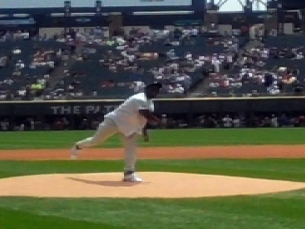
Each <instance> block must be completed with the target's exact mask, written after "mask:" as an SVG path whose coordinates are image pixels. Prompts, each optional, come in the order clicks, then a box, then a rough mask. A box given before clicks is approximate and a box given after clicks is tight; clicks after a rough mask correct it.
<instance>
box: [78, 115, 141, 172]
mask: <svg viewBox="0 0 305 229" xmlns="http://www.w3.org/2000/svg"><path fill="white" fill-rule="evenodd" d="M115 134H119V135H120V138H121V141H122V145H123V147H124V153H125V159H124V161H125V168H124V169H125V171H134V170H135V164H136V160H137V146H138V142H137V141H138V136H139V135H138V134H136V133H135V134H133V135H131V136H129V137H126V136H124V135H123V134H121V133H120V132H119V129H118V127H117V125H116V124H115V122H114V121H112V120H111V119H105V120H104V121H103V122H102V123H100V125H99V126H98V128H97V131H96V132H95V134H94V136H93V137H89V138H86V139H84V140H82V141H79V142H77V143H76V144H77V145H78V146H79V147H80V148H81V149H82V148H88V147H92V146H96V145H97V144H100V143H103V142H105V141H106V140H107V139H109V138H110V137H112V136H113V135H115Z"/></svg>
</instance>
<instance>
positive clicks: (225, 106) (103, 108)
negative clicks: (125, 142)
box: [0, 97, 305, 117]
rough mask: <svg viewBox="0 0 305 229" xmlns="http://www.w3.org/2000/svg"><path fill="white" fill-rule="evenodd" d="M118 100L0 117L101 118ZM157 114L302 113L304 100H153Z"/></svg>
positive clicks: (2, 107)
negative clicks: (93, 116) (94, 116)
mask: <svg viewBox="0 0 305 229" xmlns="http://www.w3.org/2000/svg"><path fill="white" fill-rule="evenodd" d="M121 103H122V100H60V101H3V102H1V103H0V116H1V117H21V116H23V117H24V116H35V117H42V116H50V115H52V116H54V115H55V116H57V115H59V116H60V115H84V116H85V115H97V114H105V113H107V112H109V111H111V110H113V109H114V108H116V107H117V106H118V105H119V104H121ZM155 106H156V113H158V114H181V115H182V114H183V115H187V116H188V117H192V116H193V115H196V114H203V113H245V114H247V113H253V112H275V113H280V112H303V111H304V107H305V100H304V97H272V98H270V97H265V98H192V99H157V100H156V101H155Z"/></svg>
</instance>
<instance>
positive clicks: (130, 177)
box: [123, 172, 143, 182]
mask: <svg viewBox="0 0 305 229" xmlns="http://www.w3.org/2000/svg"><path fill="white" fill-rule="evenodd" d="M123 181H126V182H142V181H143V180H142V178H141V177H139V176H138V175H137V174H136V173H135V172H132V173H124V178H123Z"/></svg>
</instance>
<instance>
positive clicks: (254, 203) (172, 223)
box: [0, 128, 305, 229]
mask: <svg viewBox="0 0 305 229" xmlns="http://www.w3.org/2000/svg"><path fill="white" fill-rule="evenodd" d="M92 133H93V131H63V132H7V133H1V134H0V178H1V179H0V228H1V229H16V228H18V229H23V228H24V229H28V228H31V229H41V228H54V229H55V228H56V229H69V228H75V229H78V228H85V229H95V228H99V229H101V228H103V229H114V228H118V229H144V228H147V229H163V228H164V229H167V228H171V229H178V228H181V229H182V228H183V229H185V228H188V229H200V228H208V229H245V228H247V229H258V228H262V229H288V228H294V229H298V228H299V229H301V228H304V225H305V217H304V211H305V160H304V158H305V144H304V142H305V139H304V136H305V129H303V128H299V129H293V128H291V129H290V128H285V129H204V130H201V129H189V130H186V129H185V130H153V131H151V141H150V142H148V143H145V142H142V140H141V139H140V142H139V145H140V148H139V161H138V171H139V175H140V176H141V177H143V178H144V182H143V183H141V184H126V183H123V182H121V181H120V179H121V178H122V174H121V171H122V167H123V161H122V157H123V152H122V149H121V148H120V141H119V138H118V137H113V138H111V139H110V140H108V141H107V142H106V143H104V144H103V145H101V146H99V147H97V148H94V149H88V150H84V151H82V152H81V155H80V159H79V160H77V161H70V160H69V156H70V152H69V149H70V148H71V146H72V145H73V143H74V142H75V141H77V140H80V139H82V138H85V137H88V136H90V135H91V134H92Z"/></svg>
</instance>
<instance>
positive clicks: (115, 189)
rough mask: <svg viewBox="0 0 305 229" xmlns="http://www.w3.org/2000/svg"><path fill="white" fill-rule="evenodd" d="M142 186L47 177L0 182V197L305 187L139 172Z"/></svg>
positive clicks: (207, 193)
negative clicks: (142, 180)
mask: <svg viewBox="0 0 305 229" xmlns="http://www.w3.org/2000/svg"><path fill="white" fill-rule="evenodd" d="M139 175H140V176H141V177H142V178H143V179H144V182H143V183H126V182H122V181H121V178H122V173H100V174H97V173H94V174H48V175H37V176H23V177H14V178H6V179H1V180H0V196H30V197H68V198H71V197H72V198H79V197H120V198H186V197H188V198H190V197H211V196H231V195H252V194H265V193H273V192H283V191H290V190H297V189H302V188H305V183H298V182H289V181H275V180H264V179H251V178H242V177H228V176H214V175H200V174H186V173H166V172H164V173H163V172H142V173H139Z"/></svg>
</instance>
